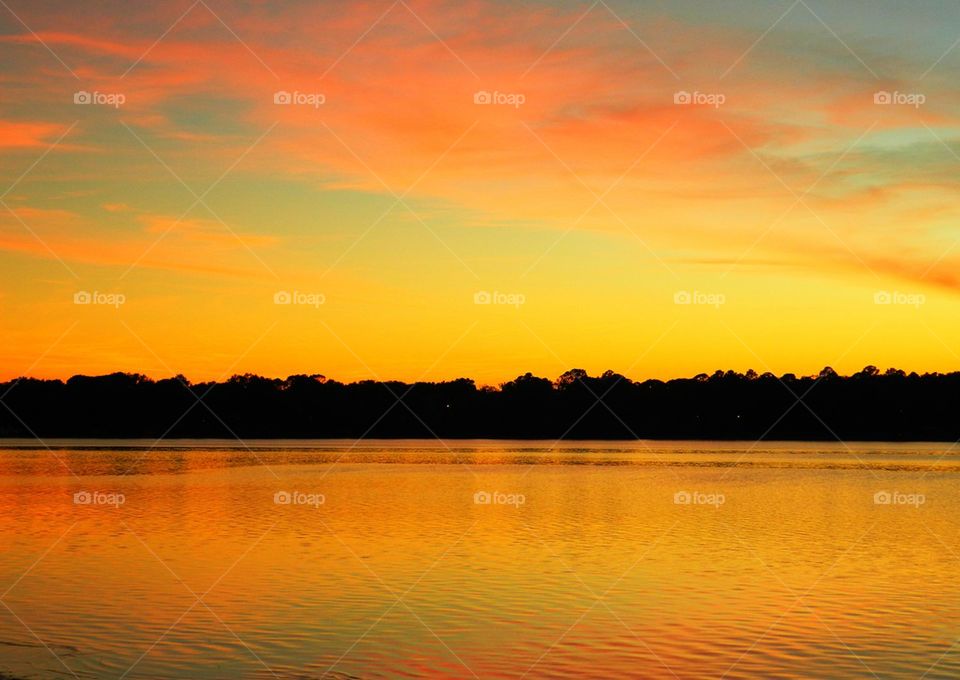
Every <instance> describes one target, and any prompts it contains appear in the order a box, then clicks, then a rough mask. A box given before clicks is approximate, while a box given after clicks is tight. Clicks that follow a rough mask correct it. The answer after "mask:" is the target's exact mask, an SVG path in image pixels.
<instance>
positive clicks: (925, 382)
mask: <svg viewBox="0 0 960 680" xmlns="http://www.w3.org/2000/svg"><path fill="white" fill-rule="evenodd" d="M0 395H3V397H2V399H0V406H2V408H0V438H8V439H9V438H22V439H36V440H46V439H51V438H73V439H149V440H173V439H198V440H199V439H223V440H236V439H241V440H257V439H264V440H274V441H275V440H283V439H287V440H291V441H298V440H299V441H303V440H307V439H342V440H353V441H356V440H373V439H397V440H407V439H444V440H451V441H456V440H480V439H488V440H495V441H508V440H526V441H535V440H548V441H557V440H565V441H610V442H625V441H640V440H650V441H677V440H679V441H750V442H756V441H796V442H830V441H841V442H854V441H863V442H956V441H958V440H960V373H948V374H941V373H933V374H925V375H918V374H915V373H911V374H907V373H905V372H904V371H899V370H896V369H889V370H887V371H884V372H881V371H880V370H879V369H877V368H876V367H873V366H868V367H866V368H865V369H863V370H862V371H860V372H859V373H855V374H853V375H851V376H840V375H838V374H837V373H836V372H835V371H833V369H830V368H825V369H823V370H822V371H821V372H820V373H819V374H817V375H814V376H802V377H797V376H795V375H792V374H786V375H783V376H779V377H778V376H775V375H773V374H771V373H765V374H762V375H760V374H757V373H755V372H753V371H748V372H747V373H746V374H740V373H735V372H733V371H726V372H724V371H716V372H715V373H713V374H712V375H707V374H700V375H697V376H694V377H692V378H680V379H675V380H669V381H666V382H664V381H660V380H645V381H642V382H635V381H632V380H630V379H629V378H626V377H624V376H622V375H619V374H616V373H613V372H612V371H607V372H605V373H604V374H603V375H601V376H590V375H588V374H587V373H586V371H583V370H581V369H573V370H570V371H567V372H566V373H564V374H563V375H561V376H560V377H559V378H557V379H556V380H549V379H546V378H541V377H538V376H534V375H532V374H530V373H527V374H525V375H522V376H520V377H518V378H516V379H515V380H511V381H509V382H506V383H503V384H502V385H500V386H499V387H498V388H492V387H477V385H476V384H475V383H474V382H473V381H472V380H470V379H467V378H460V379H457V380H452V381H445V382H438V383H429V382H419V383H412V384H408V383H402V382H397V381H385V382H378V381H372V380H368V381H360V382H354V383H341V382H338V381H336V380H330V379H327V378H325V377H324V376H320V375H296V376H290V377H289V378H285V379H276V378H263V377H260V376H255V375H249V374H248V375H236V376H233V377H232V378H230V379H228V380H226V381H224V382H211V383H197V384H193V383H190V382H189V381H188V380H187V379H186V378H184V377H182V376H177V377H175V378H169V379H165V380H151V379H149V378H147V377H146V376H143V375H139V374H127V373H114V374H111V375H105V376H97V377H89V376H74V377H73V378H70V379H69V380H67V381H60V380H37V379H32V378H20V379H17V380H14V381H11V382H8V383H2V384H0Z"/></svg>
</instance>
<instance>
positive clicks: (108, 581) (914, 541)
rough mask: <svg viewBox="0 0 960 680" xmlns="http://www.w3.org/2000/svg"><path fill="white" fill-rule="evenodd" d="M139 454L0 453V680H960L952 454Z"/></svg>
mask: <svg viewBox="0 0 960 680" xmlns="http://www.w3.org/2000/svg"><path fill="white" fill-rule="evenodd" d="M151 443H152V442H110V443H106V442H89V441H87V442H58V443H50V442H48V444H51V448H50V449H47V448H45V447H43V446H31V443H30V442H13V441H7V442H6V443H0V518H2V519H0V675H2V674H3V673H7V674H9V675H10V676H11V677H14V678H64V677H78V678H131V679H132V678H144V679H165V678H256V679H260V678H264V679H266V678H282V679H284V680H286V679H290V678H298V679H306V678H323V677H326V678H415V677H450V678H475V677H476V678H523V677H528V678H563V677H569V678H574V677H576V678H594V677H596V678H600V677H611V678H623V677H643V678H721V677H726V678H873V677H877V678H887V677H890V678H920V677H925V678H956V677H958V676H960V645H958V646H957V647H956V648H955V647H954V643H955V642H956V641H957V639H958V637H960V494H958V491H960V447H958V448H957V449H953V448H951V447H949V446H947V445H931V444H910V445H907V444H869V445H868V444H851V445H842V444H833V445H831V444H791V443H779V444H771V443H763V444H759V445H754V444H749V443H704V442H676V443H663V442H657V443H653V442H650V443H645V442H636V443H626V444H624V443H609V442H580V443H575V444H573V443H564V444H561V445H554V444H553V443H552V442H497V443H493V442H448V443H447V444H446V445H445V444H442V443H438V442H411V441H404V442H376V443H371V442H365V443H363V444H362V445H358V446H352V444H353V443H352V442H330V441H325V442H302V441H299V442H283V443H277V442H271V443H265V442H248V443H247V446H245V447H244V446H239V445H237V444H236V443H234V444H233V445H231V444H230V443H229V442H178V443H176V444H175V445H172V444H171V443H169V442H168V443H165V444H164V445H163V446H162V447H158V448H154V449H149V448H148V447H149V444H151ZM478 501H479V502H478ZM487 501H489V502H487Z"/></svg>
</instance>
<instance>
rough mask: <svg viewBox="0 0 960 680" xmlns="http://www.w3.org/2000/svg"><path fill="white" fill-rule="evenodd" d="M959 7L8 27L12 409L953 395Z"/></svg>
mask: <svg viewBox="0 0 960 680" xmlns="http://www.w3.org/2000/svg"><path fill="white" fill-rule="evenodd" d="M958 26H960V5H958V4H956V3H955V2H946V1H942V2H940V1H931V0H928V1H921V2H917V3H909V4H907V3H902V2H893V1H890V0H870V1H859V0H849V1H847V2H844V3H835V2H827V1H822V0H785V1H779V0H778V1H772V0H768V1H762V2H761V1H751V0H731V1H729V2H703V1H700V2H693V1H689V0H672V1H670V2H667V1H655V0H652V1H650V2H644V3H633V2H615V1H613V0H598V1H597V2H593V3H591V2H576V3H574V2H551V3H546V2H504V1H502V0H498V1H483V2H477V1H474V0H467V1H465V2H457V3H439V2H432V1H429V2H416V1H404V0H397V1H396V2H390V1H389V0H384V1H382V2H381V1H378V2H336V3H333V2H317V1H316V0H309V1H304V2H299V1H288V2H280V1H274V2H266V1H253V0H249V1H247V2H226V1H225V0H196V1H193V0H185V1H172V2H166V3H128V2H121V1H119V0H117V1H104V2H92V3H84V4H83V5H82V8H81V6H80V5H78V4H77V3H75V2H69V1H67V0H30V1H29V2H28V1H26V0H3V2H0V315H2V317H0V318H2V324H0V379H11V378H13V377H16V376H21V375H32V376H36V377H44V378H66V377H69V376H71V375H74V374H78V373H83V374H102V373H109V372H113V371H130V372H140V373H145V374H147V375H149V376H151V377H156V378H159V377H168V376H172V375H175V374H183V375H185V376H187V377H188V378H190V379H192V380H195V381H199V380H214V379H224V378H226V377H229V376H230V375H232V374H234V373H245V372H251V373H258V374H262V375H268V376H275V377H285V376H287V375H291V374H298V373H306V374H315V373H319V374H323V375H326V376H328V377H331V378H336V379H339V380H358V379H367V378H373V379H399V380H406V381H413V380H441V379H450V378H456V377H459V376H467V377H471V378H474V379H476V380H477V381H478V382H479V383H483V384H497V383H499V382H502V381H505V380H509V379H512V378H513V377H515V376H517V375H518V374H521V373H525V372H527V371H532V372H534V373H536V374H539V375H544V376H547V377H555V376H557V375H559V374H560V373H562V372H563V371H565V370H567V369H570V368H574V367H578V368H584V369H586V370H587V371H588V372H590V373H591V374H594V373H600V372H602V371H604V370H607V369H611V370H614V371H617V372H619V373H623V374H625V375H627V376H629V377H631V378H635V379H642V378H671V377H680V376H691V375H694V374H697V373H700V372H712V371H714V370H716V369H733V370H739V371H745V370H747V369H749V368H752V369H754V370H756V371H758V372H764V371H772V372H774V373H777V374H782V373H785V372H794V373H797V374H809V373H815V372H817V371H819V369H820V368H822V367H823V366H826V365H831V366H833V367H834V368H836V369H837V370H838V371H840V372H842V373H843V372H847V373H849V372H853V371H856V370H859V369H860V368H862V367H863V366H865V365H867V364H874V365H877V366H880V367H882V368H886V367H890V366H896V367H899V368H903V369H905V370H908V371H909V370H916V371H919V372H923V371H951V370H960V343H958V330H960V325H958V321H957V314H956V311H957V303H958V301H960V297H958V293H960V268H958V265H960V243H958V240H960V227H958V222H957V219H958V216H960V204H958V201H957V198H956V197H957V188H958V186H957V185H958V178H960V172H958V170H960V117H958V112H960V106H958V105H960V92H958V91H957V88H956V82H957V78H956V75H957V69H958V67H960V46H958V43H960V29H958V28H957V27H958Z"/></svg>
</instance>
